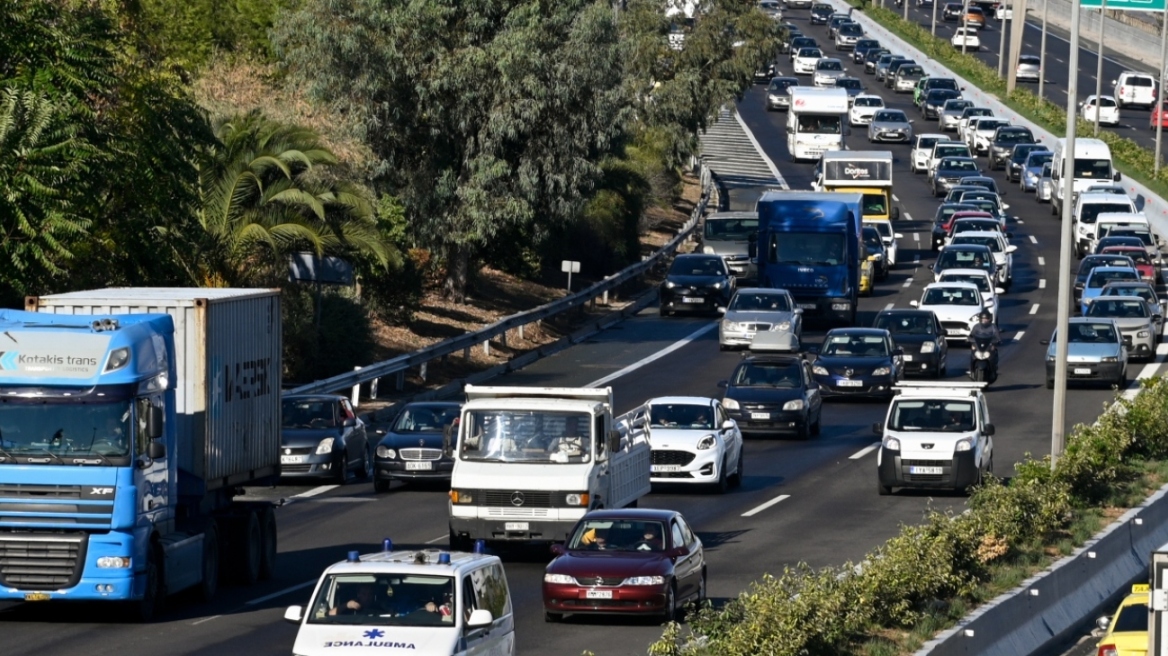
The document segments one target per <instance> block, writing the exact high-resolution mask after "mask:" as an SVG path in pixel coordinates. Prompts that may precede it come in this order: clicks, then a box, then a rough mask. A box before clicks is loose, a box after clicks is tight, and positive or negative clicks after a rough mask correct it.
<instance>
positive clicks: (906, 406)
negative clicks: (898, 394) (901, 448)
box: [888, 399, 977, 433]
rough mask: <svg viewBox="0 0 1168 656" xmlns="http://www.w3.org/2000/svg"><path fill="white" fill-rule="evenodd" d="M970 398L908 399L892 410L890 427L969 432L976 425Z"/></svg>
mask: <svg viewBox="0 0 1168 656" xmlns="http://www.w3.org/2000/svg"><path fill="white" fill-rule="evenodd" d="M974 420H975V418H974V414H973V403H972V402H970V401H946V400H936V401H933V400H923V399H922V400H917V399H912V400H904V401H899V402H897V403H896V405H894V406H893V407H892V412H890V413H888V430H894V431H953V432H962V433H964V432H968V431H971V430H973V429H974V428H976V427H977V426H976V424H975V423H974Z"/></svg>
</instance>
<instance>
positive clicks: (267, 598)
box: [243, 579, 316, 606]
mask: <svg viewBox="0 0 1168 656" xmlns="http://www.w3.org/2000/svg"><path fill="white" fill-rule="evenodd" d="M314 583H316V579H312V580H310V581H305V582H304V583H297V584H296V585H294V586H292V587H290V588H284V589H283V590H279V591H277V592H273V593H272V594H270V595H264V596H262V597H259V598H258V599H252V600H251V601H245V602H243V605H244V606H255V605H256V604H262V603H264V602H265V601H271V600H272V599H275V598H276V597H283V596H284V595H286V594H288V593H289V592H296V591H297V590H303V589H304V588H307V587H308V586H310V585H313V584H314Z"/></svg>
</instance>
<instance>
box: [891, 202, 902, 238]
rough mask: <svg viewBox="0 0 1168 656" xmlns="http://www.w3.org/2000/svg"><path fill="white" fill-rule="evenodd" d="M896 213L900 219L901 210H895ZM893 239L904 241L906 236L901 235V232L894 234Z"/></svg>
mask: <svg viewBox="0 0 1168 656" xmlns="http://www.w3.org/2000/svg"><path fill="white" fill-rule="evenodd" d="M895 211H896V214H897V216H898V217H899V216H900V210H899V209H897V210H895ZM892 238H893V239H904V235H903V234H901V233H899V232H894V233H892Z"/></svg>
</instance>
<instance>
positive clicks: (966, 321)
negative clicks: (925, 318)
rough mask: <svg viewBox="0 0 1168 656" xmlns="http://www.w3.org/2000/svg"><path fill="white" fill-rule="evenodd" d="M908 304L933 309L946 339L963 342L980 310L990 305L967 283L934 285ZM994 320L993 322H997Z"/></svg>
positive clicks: (971, 284) (967, 337) (995, 318)
mask: <svg viewBox="0 0 1168 656" xmlns="http://www.w3.org/2000/svg"><path fill="white" fill-rule="evenodd" d="M909 305H911V306H913V307H915V308H920V309H922V310H932V311H933V314H936V315H937V319H938V320H939V321H940V322H941V327H942V328H944V329H945V339H948V340H957V341H964V340H966V339H969V331H971V330H973V326H974V324H976V323H977V321H978V315H979V314H981V311H982V310H988V309H989V304H988V303H986V301H985V299H984V298H983V297H982V295H981V292H980V291H978V289H977V285H974V284H973V283H970V282H934V283H931V284H929V285H928V286H927V287H925V291H924V292H922V293H921V300H919V301H910V302H909ZM997 319H998V318H997V317H996V316H995V317H994V321H997Z"/></svg>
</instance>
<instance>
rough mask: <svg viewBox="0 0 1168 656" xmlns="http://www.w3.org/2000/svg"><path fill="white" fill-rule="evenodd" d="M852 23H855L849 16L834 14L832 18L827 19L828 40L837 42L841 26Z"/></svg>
mask: <svg viewBox="0 0 1168 656" xmlns="http://www.w3.org/2000/svg"><path fill="white" fill-rule="evenodd" d="M851 22H853V21H852V19H851V17H850V16H848V15H847V14H832V15H831V18H828V19H827V38H829V39H832V40H835V33H836V31H837V30H839V27H840V25H843V24H844V23H851Z"/></svg>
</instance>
